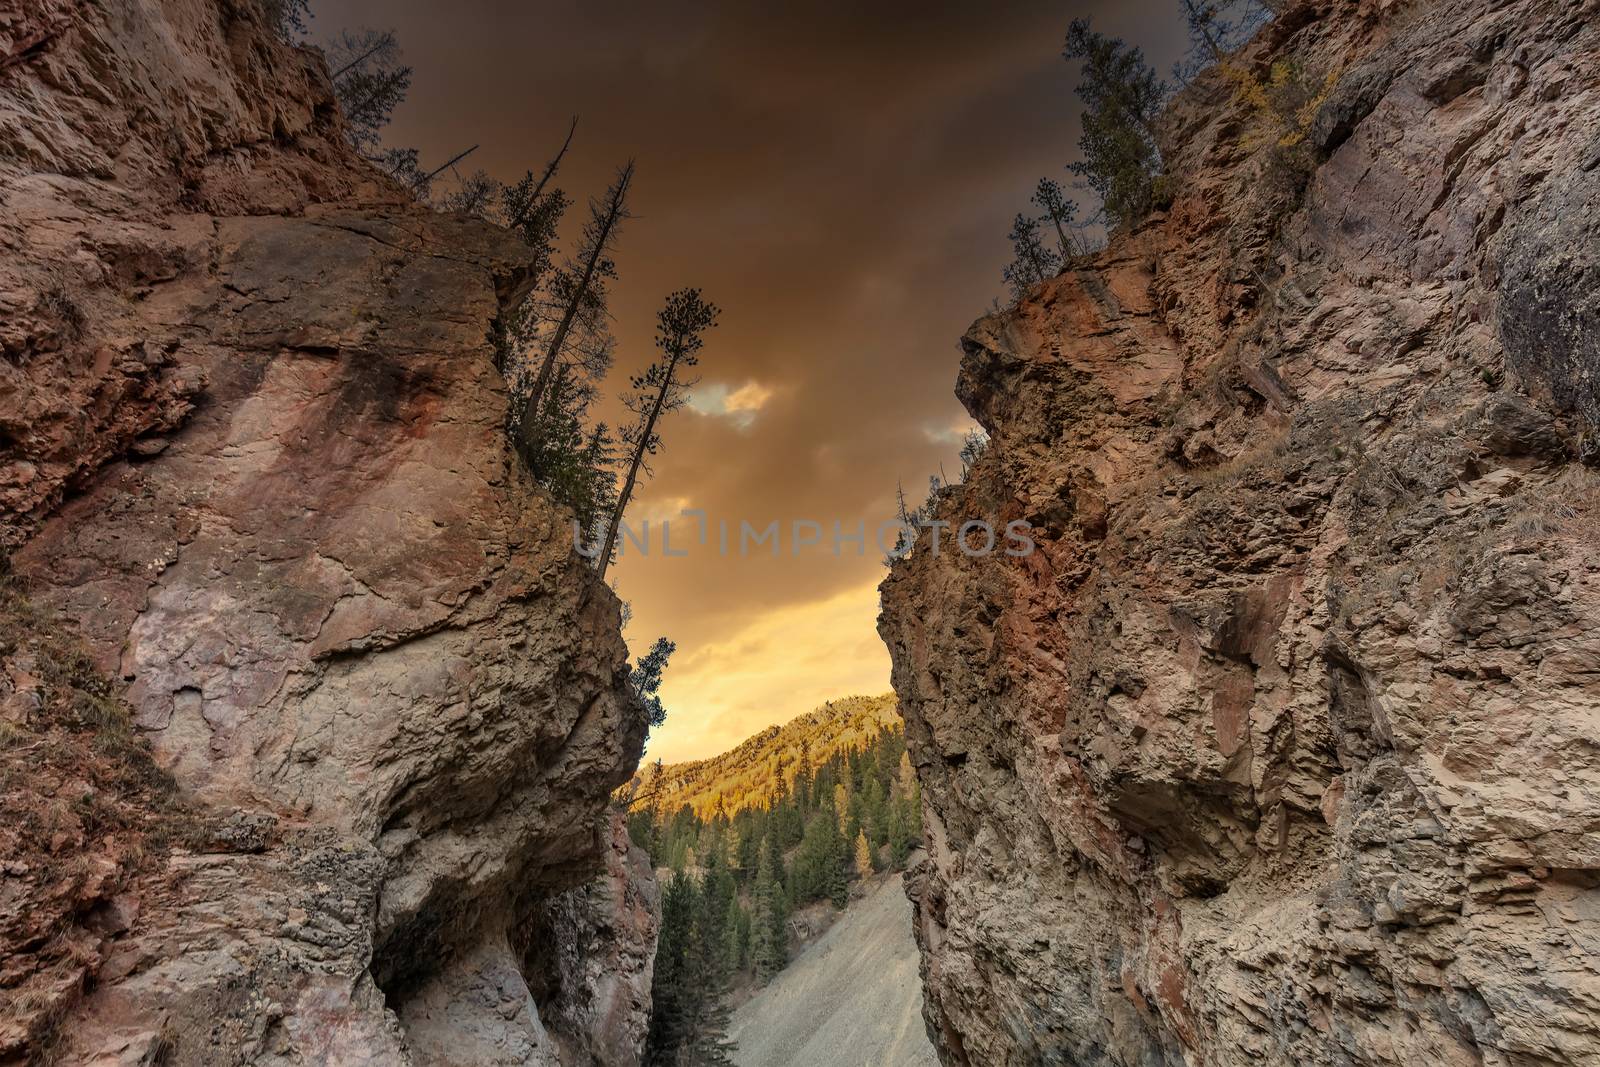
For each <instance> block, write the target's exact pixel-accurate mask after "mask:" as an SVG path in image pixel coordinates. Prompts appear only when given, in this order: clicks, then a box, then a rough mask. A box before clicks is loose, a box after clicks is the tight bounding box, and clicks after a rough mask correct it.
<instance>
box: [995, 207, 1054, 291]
mask: <svg viewBox="0 0 1600 1067" xmlns="http://www.w3.org/2000/svg"><path fill="white" fill-rule="evenodd" d="M1006 237H1007V239H1008V240H1010V242H1011V251H1012V254H1013V256H1014V258H1013V259H1012V261H1011V263H1010V265H1009V266H1007V267H1006V269H1005V270H1004V271H1003V272H1002V274H1001V277H1002V278H1003V280H1004V281H1005V283H1006V284H1007V285H1008V286H1010V287H1011V295H1012V297H1013V298H1015V299H1017V300H1021V299H1022V298H1023V297H1024V296H1025V295H1027V292H1028V290H1029V289H1031V288H1033V287H1034V286H1035V285H1038V284H1039V283H1040V282H1042V281H1045V280H1046V279H1049V278H1054V277H1055V276H1056V274H1057V273H1059V272H1060V270H1061V254H1060V253H1059V252H1056V251H1055V250H1054V249H1052V248H1049V247H1047V246H1046V245H1045V243H1044V241H1043V240H1042V239H1040V237H1039V220H1038V219H1034V218H1029V217H1028V216H1027V215H1023V214H1018V215H1017V217H1016V219H1015V220H1013V222H1012V224H1011V232H1010V233H1009V234H1007V235H1006Z"/></svg>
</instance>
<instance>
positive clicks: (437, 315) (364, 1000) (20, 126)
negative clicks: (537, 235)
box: [0, 0, 653, 1064]
mask: <svg viewBox="0 0 1600 1067" xmlns="http://www.w3.org/2000/svg"><path fill="white" fill-rule="evenodd" d="M340 123H341V120H340V117H339V115H338V112H337V108H336V106H335V104H334V101H333V97H332V92H331V88H330V83H329V80H328V76H327V71H326V69H325V68H324V66H323V64H322V62H321V59H320V57H318V56H317V55H316V54H315V53H312V52H310V51H306V50H297V49H293V48H289V47H287V46H286V45H284V44H283V43H282V42H281V41H280V40H279V39H278V38H277V36H276V35H275V34H274V33H273V32H272V30H271V29H270V28H269V27H268V25H267V24H266V21H265V19H264V18H263V16H262V14H261V12H260V10H259V9H258V8H257V6H256V5H255V4H254V3H253V2H250V0H117V2H114V3H108V4H85V3H77V2H73V0H45V2H42V3H29V4H26V5H24V6H23V7H22V8H21V9H20V10H19V9H18V8H16V7H15V6H3V5H0V181H3V186H0V188H3V193H0V197H3V199H0V241H3V243H4V248H5V255H4V257H3V259H0V530H3V536H4V540H5V543H6V544H7V545H9V546H11V547H13V548H14V551H13V552H12V554H11V568H12V570H13V571H14V573H15V576H16V577H15V579H14V581H15V585H16V590H15V591H12V590H9V589H8V592H7V596H8V604H9V603H10V602H11V600H10V598H13V597H15V598H23V599H18V600H17V603H19V604H21V603H24V600H25V603H26V608H25V610H24V609H22V608H19V609H18V610H16V611H8V612H7V614H6V616H5V617H6V619H7V621H8V624H9V628H8V630H7V632H6V633H5V634H4V635H3V636H4V641H3V643H0V652H3V653H4V654H5V673H4V675H3V677H0V687H3V691H0V707H3V708H4V709H5V711H6V721H5V724H4V725H5V727H6V732H5V734H4V740H5V741H6V744H7V749H8V751H7V765H6V767H5V770H6V772H7V773H6V774H5V775H4V777H3V779H0V788H3V790H4V793H5V798H6V803H7V811H8V812H10V811H12V810H13V809H15V810H20V811H23V812H24V813H25V814H27V816H28V818H27V820H25V821H19V822H17V823H16V824H15V825H14V826H12V827H9V828H8V831H7V836H5V837H0V843H3V844H4V846H5V847H6V850H7V856H6V857H5V858H7V859H9V858H11V857H12V856H18V857H23V858H21V859H19V860H18V861H17V862H16V863H12V864H10V865H8V866H7V880H6V885H5V890H4V893H3V894H0V935H3V936H0V987H3V988H4V992H5V994H6V995H5V997H4V998H0V1000H3V1001H4V1003H5V1010H4V1012H3V1013H0V1014H3V1018H0V1060H5V1059H7V1058H8V1057H9V1058H24V1057H27V1056H29V1055H31V1054H35V1053H38V1052H39V1050H40V1049H41V1048H42V1047H43V1046H44V1045H45V1044H46V1043H50V1042H51V1041H52V1040H53V1047H52V1054H53V1055H54V1056H55V1057H56V1062H63V1063H71V1062H95V1063H102V1062H103V1063H151V1062H162V1063H195V1064H202V1063H203V1064H215V1063H285V1064H287V1063H307V1062H315V1063H329V1064H332V1063H411V1062H414V1063H417V1064H512V1063H515V1064H523V1063H545V1062H549V1063H554V1062H557V1058H558V1055H561V1053H559V1051H558V1049H559V1048H560V1047H566V1046H567V1045H570V1046H572V1047H579V1048H581V1047H582V1046H583V1042H584V1039H585V1037H586V1035H584V1034H568V1035H560V1034H552V1033H551V1032H550V1031H549V1030H548V1029H547V1027H546V1025H545V1023H544V1022H542V1021H541V1018H540V1011H541V1004H540V997H541V996H543V995H545V991H547V990H550V989H552V988H554V985H555V983H554V981H553V979H552V975H555V974H558V973H560V972H562V971H564V970H566V969H569V968H570V967H571V966H572V961H571V960H570V959H569V958H567V957H568V956H570V955H571V952H570V951H569V946H566V945H563V944H560V943H558V942H557V940H556V937H557V936H558V934H559V933H560V931H555V932H552V928H551V927H550V925H549V924H548V923H545V922H544V921H543V920H542V919H541V916H542V915H543V914H544V912H545V911H547V910H548V909H549V907H550V906H552V902H553V901H554V900H556V899H557V898H561V897H563V896H564V895H566V894H568V893H570V892H571V891H572V889H573V887H574V886H577V885H580V884H582V883H584V882H585V881H586V880H587V879H589V878H591V877H593V876H595V875H596V874H597V873H598V872H601V871H602V870H603V868H604V864H605V858H606V856H607V855H608V854H610V853H611V852H612V851H613V850H614V847H615V846H614V844H613V842H612V837H611V833H610V827H609V824H608V819H607V816H606V803H607V798H608V794H609V793H610V791H611V790H612V789H613V788H615V787H616V786H617V785H619V784H620V783H621V782H623V781H625V780H626V779H627V777H628V775H629V774H630V773H631V771H632V770H633V767H634V765H635V764H636V762H637V760H638V757H639V753H640V749H641V746H642V743H643V737H644V729H645V724H644V720H643V717H642V715H641V713H640V711H639V709H638V708H637V707H636V706H635V704H634V702H633V701H632V699H631V696H630V690H629V687H628V685H627V671H626V656H627V650H626V648H625V647H624V645H623V643H622V639H621V636H620V631H619V605H618V602H617V601H616V599H615V597H614V596H613V595H612V594H611V593H610V592H609V590H607V589H606V588H605V587H604V585H603V584H601V583H600V582H599V581H597V580H596V579H595V578H594V577H593V575H592V572H591V571H590V570H589V569H588V568H586V567H585V566H584V565H583V563H582V561H581V560H580V559H578V558H577V557H576V556H575V555H574V554H573V552H572V551H571V538H570V534H568V533H566V532H565V531H566V524H565V522H564V520H563V517H562V515H561V514H560V513H558V512H557V511H556V510H555V509H554V508H553V507H552V506H551V505H550V504H549V503H548V501H547V500H546V499H545V498H544V497H543V496H542V495H541V494H540V493H539V491H538V490H537V489H536V487H535V486H534V485H533V484H532V482H531V480H530V479H529V478H528V476H527V474H526V473H525V472H524V471H523V470H522V469H521V468H520V466H519V464H518V462H517V461H516V460H515V459H514V457H512V455H511V454H510V453H509V451H508V449H507V448H506V445H505V442H504V435H503V432H502V427H503V423H504V413H505V408H506V400H505V394H504V388H503V383H502V381H501V379H500V376H499V374H498V372H497V371H496V369H495V365H494V358H493V357H494V353H493V346H492V344H491V341H490V338H491V335H492V332H493V330H494V327H495V323H496V320H497V317H498V316H499V315H500V314H501V313H502V310H503V309H505V308H506V307H507V306H508V305H509V304H511V303H512V302H513V301H516V300H518V299H520V297H521V296H522V295H523V294H524V293H525V292H526V290H527V287H528V285H529V284H530V278H529V270H530V267H529V262H530V255H529V253H528V251H527V250H526V249H525V248H524V247H523V246H522V245H521V244H520V243H518V242H517V241H516V240H515V239H513V238H512V237H511V236H509V235H508V234H506V233H505V232H503V231H500V230H498V229H495V228H493V227H490V226H488V225H485V224H481V223H478V222H476V221H473V220H469V219H464V218H455V217H449V216H444V215H439V214H435V213H432V212H429V211H427V210H425V209H423V208H420V207H418V206H417V205H415V204H412V203H410V202H409V201H408V200H407V198H406V197H405V196H404V195H403V194H402V193H401V192H400V191H399V190H398V189H396V188H394V187H393V186H392V185H390V184H389V183H388V182H387V181H386V180H385V179H383V178H382V177H381V176H379V175H378V174H377V173H376V172H375V171H373V170H372V169H371V168H369V167H368V166H367V165H366V164H365V163H364V162H362V161H361V160H360V159H358V158H356V157H355V156H354V155H353V154H352V153H351V152H350V151H349V150H348V149H347V148H346V147H345V143H344V140H343V136H342V131H341V125H340ZM40 632H48V634H49V642H50V643H48V644H46V645H41V644H40V641H41V640H42V638H40V637H39V636H38V635H39V633H40ZM68 646H71V647H72V648H76V649H77V650H78V651H77V652H73V651H71V650H70V649H69V650H68V651H61V649H62V648H67V647H68ZM52 657H54V658H52ZM41 662H43V663H46V664H47V665H48V664H54V663H66V664H69V665H70V666H71V667H72V669H71V670H70V671H69V670H64V669H51V670H46V669H42V668H41V667H40V666H39V664H40V663H41ZM83 694H87V696H84V695H83ZM52 716H54V717H52ZM124 725H125V726H127V727H128V728H127V729H123V728H122V727H123V726H124ZM112 742H115V743H114V744H113V743H112ZM74 746H75V747H74ZM143 760H153V764H152V766H151V767H150V768H147V769H144V765H143V763H141V761H143ZM118 761H123V762H126V763H128V764H129V766H130V767H134V769H135V770H137V771H139V774H140V775H142V777H137V776H132V772H130V773H129V774H114V773H110V772H109V771H107V770H106V767H105V766H103V765H104V764H116V763H117V762H118ZM146 770H148V773H146ZM145 796H148V797H150V798H154V799H152V800H151V805H150V808H149V811H148V812H139V811H136V810H134V809H135V808H137V806H138V801H139V800H140V798H141V797H145ZM93 797H101V798H106V797H111V798H114V799H115V800H116V801H117V803H118V805H120V806H119V807H117V808H116V809H115V814H117V818H116V819H111V818H110V817H109V816H104V815H101V816H98V817H95V818H90V817H89V815H87V814H85V813H84V811H83V809H84V806H85V804H84V802H85V800H86V798H93ZM30 804H31V805H32V807H31V808H30V807H29V805H30ZM157 808H159V810H157ZM626 873H627V872H626V871H623V872H620V873H619V872H617V871H613V872H611V874H610V875H609V876H608V878H609V880H612V881H615V880H616V879H618V878H622V877H623V875H625V874H626ZM639 891H640V892H643V893H645V894H646V896H645V897H644V898H642V902H641V901H634V902H630V904H629V907H630V909H631V911H633V912H637V911H639V910H640V909H643V910H644V911H646V912H648V910H649V901H650V900H651V899H653V897H651V896H649V893H650V892H651V891H650V890H649V872H648V871H644V872H642V879H641V887H640V889H639ZM41 901H46V902H48V907H46V908H44V911H45V912H47V913H48V915H49V917H50V921H49V922H48V923H46V922H43V921H40V920H39V914H40V908H41V904H40V902H41ZM569 910H570V909H569ZM603 919H604V917H603V916H602V917H591V918H590V919H589V921H590V923H591V924H592V925H595V924H598V925H600V926H601V927H602V928H603V930H604V931H605V936H609V935H610V934H611V933H612V932H616V931H618V930H621V931H623V932H624V933H626V934H627V935H628V936H629V937H634V938H636V939H637V940H636V941H635V942H633V943H632V944H631V946H630V947H628V948H627V951H629V952H631V953H632V954H633V956H635V957H638V958H639V959H640V960H642V963H641V965H640V966H639V967H636V968H635V972H634V973H635V975H637V974H638V973H639V972H640V971H642V973H643V974H644V976H645V977H644V981H645V982H646V983H647V982H648V961H649V958H650V956H651V955H652V954H653V924H652V923H648V922H644V921H642V920H639V921H633V922H631V923H627V924H623V923H609V922H604V921H603ZM589 940H590V941H595V942H598V941H603V940H604V937H603V936H602V935H599V934H596V935H595V936H594V937H591V938H590V939H589ZM589 947H590V948H591V949H594V950H595V951H599V949H598V948H595V947H594V946H589ZM619 951H621V950H619ZM564 953H565V954H566V956H564V955H563V954H564ZM624 980H625V979H624ZM583 995H584V991H583V990H577V989H573V988H571V987H570V983H569V986H568V987H566V988H565V989H564V992H563V997H564V998H565V999H564V1000H563V1001H562V1003H561V1004H560V1010H559V1012H558V1014H559V1015H560V1018H561V1021H560V1022H553V1023H551V1029H556V1030H559V1029H560V1027H561V1026H563V1025H569V1024H572V1023H573V1021H574V1020H576V1021H578V1022H579V1023H581V1021H582V1020H583V1019H585V1018H590V1017H593V1018H598V1017H599V1016H585V1015H584V1009H585V1005H584V1004H582V1003H573V1001H574V999H575V998H579V999H581V997H582V996H583ZM646 1000H647V998H646ZM590 1007H592V1005H590ZM602 1007H603V1010H601V1011H600V1014H602V1015H604V1014H605V1013H607V1012H609V1013H610V1016H614V1015H616V1014H618V1013H620V1014H622V1015H627V1014H628V1013H629V1012H639V1011H642V1008H641V1006H640V1005H639V1004H638V1003H637V1002H627V1001H626V1000H625V1001H624V1003H623V1005H622V1006H620V1007H618V1006H616V1005H613V1004H610V1003H609V1002H607V1004H606V1005H604V1006H602ZM597 1010H599V1009H597ZM610 1016H607V1017H606V1018H605V1019H604V1024H605V1025H606V1026H607V1028H608V1030H607V1033H608V1034H610V1033H612V1030H611V1029H610V1028H611V1026H612V1024H613V1023H614V1022H615V1020H614V1018H612V1017H610ZM629 1025H631V1026H632V1028H633V1029H632V1031H630V1030H629V1029H628V1027H627V1026H621V1027H618V1028H616V1032H617V1033H622V1034H627V1033H631V1032H635V1031H637V1032H639V1033H642V1028H643V1022H642V1017H641V1018H639V1019H635V1020H633V1022H632V1023H631V1024H629ZM52 1034H53V1035H54V1036H53V1038H52ZM569 1039H570V1040H569ZM563 1042H564V1043H563ZM637 1054H638V1044H637V1041H635V1042H634V1045H633V1050H632V1056H633V1057H634V1058H636V1057H637ZM628 1059H629V1056H628V1053H627V1051H626V1049H613V1050H611V1051H608V1052H607V1053H606V1054H604V1055H600V1054H598V1053H596V1054H593V1055H585V1054H578V1053H571V1054H567V1055H566V1056H565V1058H564V1060H563V1062H577V1063H582V1062H591V1061H596V1062H603V1063H623V1062H628Z"/></svg>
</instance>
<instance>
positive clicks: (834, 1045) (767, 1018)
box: [729, 877, 939, 1067]
mask: <svg viewBox="0 0 1600 1067" xmlns="http://www.w3.org/2000/svg"><path fill="white" fill-rule="evenodd" d="M911 921H912V916H911V905H910V903H909V902H908V901H907V900H906V896H905V892H904V889H903V887H902V885H901V880H900V878H899V877H893V878H887V879H885V880H883V881H882V882H880V883H878V884H877V885H876V886H874V887H873V888H872V889H871V890H870V891H869V892H868V893H867V895H866V896H865V897H863V898H862V899H860V900H856V901H852V902H851V904H850V907H849V908H848V909H847V910H846V911H845V913H844V916H843V917H842V918H840V920H839V921H838V922H837V923H835V924H834V925H833V927H831V928H830V929H829V930H828V932H827V933H825V934H823V935H822V937H820V938H818V939H817V941H816V943H815V944H813V945H811V946H810V947H809V948H807V949H806V950H805V951H804V952H802V953H801V954H800V955H799V956H798V957H796V958H795V959H794V961H793V962H791V963H790V964H789V966H788V967H786V968H785V969H784V970H783V971H782V972H781V973H779V975H778V976H777V977H776V978H774V979H773V980H772V983H771V984H770V985H768V986H767V987H766V988H765V989H763V990H762V991H761V992H760V993H759V994H757V995H756V996H755V997H754V998H753V999H751V1000H750V1001H749V1002H748V1003H746V1004H744V1005H742V1006H741V1007H740V1008H739V1009H738V1010H737V1011H735V1012H734V1013H733V1024H732V1026H731V1027H730V1028H729V1036H730V1037H732V1038H733V1039H734V1040H735V1041H737V1042H738V1043H739V1051H738V1053H737V1054H736V1055H735V1057H734V1060H735V1062H736V1063H738V1064H740V1065H741V1067H934V1065H935V1064H937V1063H938V1062H939V1061H938V1060H937V1059H936V1058H935V1057H934V1054H933V1046H932V1045H931V1044H929V1042H928V1035H927V1031H926V1030H925V1029H924V1027H923V1022H922V985H921V982H920V981H919V980H918V977H917V946H916V942H915V940H914V939H913V938H912V936H911Z"/></svg>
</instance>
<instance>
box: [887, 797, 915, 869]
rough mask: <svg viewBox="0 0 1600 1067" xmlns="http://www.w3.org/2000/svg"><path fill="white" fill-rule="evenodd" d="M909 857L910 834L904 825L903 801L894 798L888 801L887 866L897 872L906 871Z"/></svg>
mask: <svg viewBox="0 0 1600 1067" xmlns="http://www.w3.org/2000/svg"><path fill="white" fill-rule="evenodd" d="M910 855H911V832H910V828H909V827H908V826H907V825H906V806H905V801H904V800H903V799H902V798H901V797H899V796H895V797H893V798H891V799H890V801H889V865H890V866H891V867H892V868H894V869H895V870H897V871H903V870H905V869H906V858H907V857H908V856H910Z"/></svg>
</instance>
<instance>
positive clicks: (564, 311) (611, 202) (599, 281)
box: [518, 160, 633, 433]
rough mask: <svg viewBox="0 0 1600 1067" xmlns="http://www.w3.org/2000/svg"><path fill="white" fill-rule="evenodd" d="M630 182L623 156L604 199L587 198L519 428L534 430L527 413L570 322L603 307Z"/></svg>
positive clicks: (567, 335)
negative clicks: (556, 310)
mask: <svg viewBox="0 0 1600 1067" xmlns="http://www.w3.org/2000/svg"><path fill="white" fill-rule="evenodd" d="M632 184H633V161H632V160H629V161H628V162H627V163H626V164H625V165H624V166H623V167H622V169H621V170H620V171H618V172H617V178H616V180H615V181H613V182H612V183H611V187H610V188H609V189H607V190H606V196H605V199H603V200H596V201H591V202H590V204H589V222H588V224H587V225H585V227H584V230H583V239H582V242H581V245H580V247H579V250H578V258H577V260H576V262H575V263H574V264H573V265H572V266H571V267H570V268H568V269H566V270H564V271H561V272H558V275H559V281H560V283H561V284H560V285H558V286H557V290H558V293H559V295H561V296H562V297H563V299H562V300H561V317H560V319H559V320H558V321H557V322H556V324H555V328H554V329H553V330H552V331H551V333H550V343H549V345H548V346H547V347H546V349H545V357H544V360H543V361H542V362H541V363H540V364H539V370H538V372H537V373H536V374H535V375H534V377H533V382H532V385H531V386H530V387H529V388H528V392H527V398H526V400H525V402H524V407H523V411H522V413H521V415H520V417H519V419H518V424H519V429H520V431H521V432H524V433H527V432H532V431H533V429H534V427H533V421H532V419H531V415H532V413H533V412H536V411H538V408H539V402H540V401H541V399H542V398H543V396H544V391H545V390H546V389H547V388H549V385H550V381H551V379H552V377H553V376H554V375H555V368H556V364H557V362H558V361H559V360H560V359H561V357H562V353H563V350H564V349H565V346H566V344H567V341H568V339H569V338H570V337H571V335H572V330H573V325H574V323H576V322H577V321H578V319H579V317H580V315H582V314H584V313H585V309H588V310H589V313H591V314H592V313H593V311H594V309H595V308H596V306H597V305H598V307H599V308H600V309H601V310H602V311H603V309H604V300H603V297H602V296H601V294H602V293H603V284H604V281H605V280H606V279H607V278H614V277H616V265H615V263H614V262H613V260H612V258H611V253H612V249H613V247H614V246H615V243H616V239H617V235H618V233H619V231H620V228H621V225H622V222H623V220H624V219H626V218H628V207H627V204H628V190H629V188H630V187H631V186H632Z"/></svg>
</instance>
